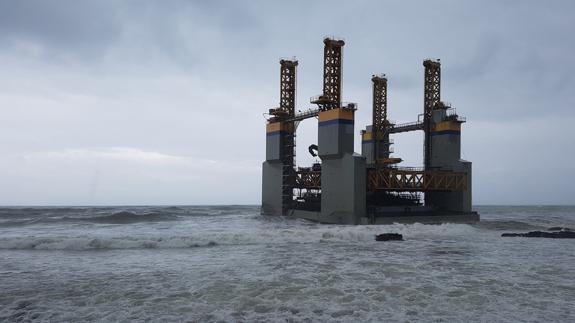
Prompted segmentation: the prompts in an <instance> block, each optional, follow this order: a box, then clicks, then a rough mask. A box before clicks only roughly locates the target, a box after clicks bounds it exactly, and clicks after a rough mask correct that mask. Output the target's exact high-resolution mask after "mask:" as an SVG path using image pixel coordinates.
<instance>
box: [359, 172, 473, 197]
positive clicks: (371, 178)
mask: <svg viewBox="0 0 575 323" xmlns="http://www.w3.org/2000/svg"><path fill="white" fill-rule="evenodd" d="M367 178H368V180H367V185H368V190H369V191H376V190H383V191H398V192H428V191H458V190H465V189H467V177H466V174H465V173H464V172H453V171H441V170H435V171H426V170H424V169H416V168H393V167H382V168H373V169H369V170H368V173H367Z"/></svg>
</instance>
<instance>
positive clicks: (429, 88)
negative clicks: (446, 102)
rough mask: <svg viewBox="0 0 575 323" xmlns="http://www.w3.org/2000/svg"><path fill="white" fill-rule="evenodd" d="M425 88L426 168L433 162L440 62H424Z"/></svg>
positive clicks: (424, 160)
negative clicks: (433, 121) (432, 127)
mask: <svg viewBox="0 0 575 323" xmlns="http://www.w3.org/2000/svg"><path fill="white" fill-rule="evenodd" d="M423 66H424V67H425V71H424V87H423V123H424V131H425V138H424V152H423V154H424V158H423V163H424V165H425V167H426V168H428V167H430V166H431V165H430V162H431V123H432V122H431V121H432V120H431V117H432V115H433V108H434V107H435V105H436V104H438V103H439V102H440V100H441V64H440V63H439V61H438V60H431V59H427V60H425V61H423Z"/></svg>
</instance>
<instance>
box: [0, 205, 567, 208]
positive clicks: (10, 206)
mask: <svg viewBox="0 0 575 323" xmlns="http://www.w3.org/2000/svg"><path fill="white" fill-rule="evenodd" d="M187 206H261V204H124V205H122V204H118V205H113V204H94V205H71V204H70V205H56V204H54V205H38V204H30V205H0V208H35V207H37V208H45V207H53V208H59V207H63V208H65V207H71V208H75V207H78V208H82V207H104V208H107V207H187ZM477 206H479V207H484V206H506V207H514V206H518V207H520V206H532V207H549V206H551V207H552V206H573V207H575V204H474V205H473V207H477Z"/></svg>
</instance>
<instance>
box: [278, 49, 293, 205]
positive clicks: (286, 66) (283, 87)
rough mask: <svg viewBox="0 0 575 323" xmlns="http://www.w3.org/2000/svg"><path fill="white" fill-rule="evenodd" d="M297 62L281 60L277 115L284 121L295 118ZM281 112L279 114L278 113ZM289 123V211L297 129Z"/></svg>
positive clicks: (285, 195)
mask: <svg viewBox="0 0 575 323" xmlns="http://www.w3.org/2000/svg"><path fill="white" fill-rule="evenodd" d="M297 65H298V62H297V61H296V60H285V59H282V60H280V106H279V108H278V109H277V110H278V111H277V112H276V115H278V116H280V118H282V119H283V120H285V119H286V118H293V117H294V116H295V104H296V75H297ZM278 112H279V113H278ZM284 122H286V123H288V125H287V129H290V131H288V132H286V133H284V134H282V136H283V145H282V154H281V155H282V200H283V203H282V205H283V210H282V212H283V213H284V214H286V212H287V210H288V209H289V208H291V205H292V204H293V189H294V186H295V184H296V173H295V169H294V167H295V165H294V164H295V133H294V131H295V128H294V122H293V121H284Z"/></svg>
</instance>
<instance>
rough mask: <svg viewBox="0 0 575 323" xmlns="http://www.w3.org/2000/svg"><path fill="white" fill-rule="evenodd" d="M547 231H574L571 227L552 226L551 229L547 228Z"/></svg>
mask: <svg viewBox="0 0 575 323" xmlns="http://www.w3.org/2000/svg"><path fill="white" fill-rule="evenodd" d="M547 231H573V230H571V229H570V228H564V227H551V228H549V229H547Z"/></svg>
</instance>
